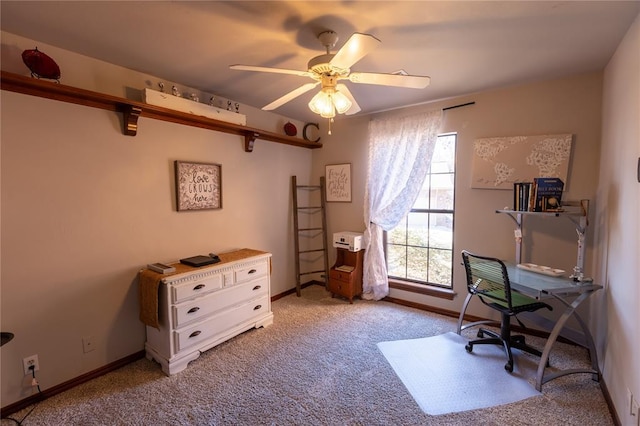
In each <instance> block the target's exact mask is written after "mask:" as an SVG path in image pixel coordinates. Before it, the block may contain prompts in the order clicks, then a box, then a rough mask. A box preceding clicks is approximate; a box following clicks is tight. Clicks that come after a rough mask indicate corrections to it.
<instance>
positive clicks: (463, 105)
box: [442, 102, 476, 111]
mask: <svg viewBox="0 0 640 426" xmlns="http://www.w3.org/2000/svg"><path fill="white" fill-rule="evenodd" d="M475 104H476V103H475V102H467V103H466V104H460V105H454V106H450V107H446V108H442V110H443V111H446V110H448V109H454V108H460V107H465V106H467V105H475Z"/></svg>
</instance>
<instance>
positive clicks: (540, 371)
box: [536, 291, 600, 392]
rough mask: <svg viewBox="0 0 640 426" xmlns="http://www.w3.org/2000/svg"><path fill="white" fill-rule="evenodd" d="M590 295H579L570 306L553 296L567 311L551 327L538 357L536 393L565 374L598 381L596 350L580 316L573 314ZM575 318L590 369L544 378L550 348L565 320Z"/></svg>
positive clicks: (564, 371)
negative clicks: (578, 375) (582, 376)
mask: <svg viewBox="0 0 640 426" xmlns="http://www.w3.org/2000/svg"><path fill="white" fill-rule="evenodd" d="M591 293H593V292H592V291H589V292H585V293H582V294H580V296H578V297H577V298H576V299H575V300H574V301H573V302H572V303H571V304H569V303H567V302H566V301H565V300H564V299H562V298H561V297H558V296H556V295H554V297H556V299H558V300H560V301H561V302H562V303H563V304H564V305H565V306H566V307H567V309H565V311H564V312H563V314H562V315H561V316H560V318H559V319H558V321H557V322H556V325H555V326H554V327H553V330H552V331H551V334H550V335H549V338H548V339H547V343H546V344H545V345H544V350H543V351H542V357H540V363H539V364H538V372H537V374H536V390H537V391H538V392H541V391H542V385H543V384H545V383H547V382H548V381H550V380H553V379H555V378H557V377H560V376H565V375H567V374H575V373H590V374H592V375H593V377H594V380H598V379H599V377H600V373H599V371H598V359H597V354H596V348H595V345H594V343H593V337H592V336H591V333H590V332H589V330H588V328H587V327H586V324H585V323H584V322H583V321H582V318H580V316H579V315H578V314H577V313H575V310H576V308H577V307H578V306H580V304H581V303H582V302H583V301H584V300H585V299H586V298H588V297H589V296H590V295H591ZM574 314H575V316H576V318H577V319H578V322H579V323H580V326H581V327H582V331H583V333H584V337H585V339H586V341H587V346H588V349H589V355H590V356H591V367H592V368H591V369H586V368H578V369H568V370H562V371H558V372H556V373H552V374H548V375H547V376H546V377H545V376H544V370H545V367H546V365H547V361H548V359H549V354H550V353H551V348H552V347H553V344H554V343H555V341H556V339H557V338H558V335H559V334H560V331H561V330H562V328H563V327H564V324H565V323H566V322H567V320H568V319H569V317H571V315H574Z"/></svg>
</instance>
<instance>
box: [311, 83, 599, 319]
mask: <svg viewBox="0 0 640 426" xmlns="http://www.w3.org/2000/svg"><path fill="white" fill-rule="evenodd" d="M426 90H428V88H427V89H426ZM601 90H602V74H601V73H597V72H596V73H590V74H584V75H578V76H572V77H567V78H563V79H558V80H553V81H546V82H539V83H532V84H528V85H523V86H518V87H509V88H505V89H500V90H495V91H491V92H486V93H478V94H475V95H470V96H465V97H462V98H457V99H450V100H447V101H443V102H437V103H433V104H430V105H423V106H415V107H411V108H405V109H403V110H396V111H390V112H386V113H384V114H381V115H386V116H392V115H398V116H400V115H403V114H407V115H408V114H414V113H417V112H419V111H428V110H431V109H435V108H443V107H447V106H452V105H458V104H462V103H466V102H471V101H473V102H475V105H472V106H466V107H462V108H459V109H452V110H449V111H446V112H445V113H444V122H443V126H442V132H443V133H445V132H457V133H458V143H457V153H456V155H457V163H456V168H457V175H456V202H455V208H456V215H455V225H454V226H455V237H454V252H455V256H456V259H458V258H459V252H460V251H461V250H463V249H468V250H472V251H477V252H482V253H485V254H487V255H492V256H497V257H500V258H504V259H514V256H515V245H514V238H513V230H514V227H513V222H512V221H511V219H510V218H508V217H507V216H505V215H499V214H496V213H495V210H496V209H501V208H504V207H505V206H510V205H511V204H512V194H511V191H507V190H482V189H472V188H471V185H470V183H471V163H472V148H473V142H474V140H475V139H477V138H483V137H491V136H518V135H540V134H554V133H572V134H573V135H574V141H573V153H572V158H571V163H570V171H569V179H568V182H566V183H567V188H566V189H567V191H566V193H565V197H566V199H569V200H579V199H582V198H588V199H591V204H592V206H596V205H597V200H596V199H595V191H596V184H597V177H598V174H597V170H598V158H599V151H600V148H599V147H600V131H601V129H600V106H601ZM367 125H368V118H366V117H360V118H354V119H348V120H341V121H337V122H336V123H335V125H334V128H333V135H332V136H328V135H326V133H325V134H324V136H323V143H324V145H323V149H322V150H320V151H319V152H317V153H314V156H313V162H314V175H319V174H321V173H323V172H324V165H325V164H327V163H329V164H330V163H334V162H350V163H352V164H353V172H352V173H353V174H354V177H353V185H354V191H353V192H354V200H353V202H352V203H351V204H350V205H338V204H333V203H332V204H329V206H328V221H329V225H328V227H329V231H330V232H334V231H336V230H362V229H363V228H364V223H363V203H364V185H365V180H366V168H367V141H366V130H367ZM590 217H591V218H593V213H592V214H591V215H590ZM592 223H593V221H592ZM587 238H588V245H587V256H586V257H587V259H586V270H587V273H588V274H593V272H594V271H593V261H592V258H593V246H594V242H593V227H592V228H591V229H589V231H588V237H587ZM576 257H577V237H576V231H575V228H574V226H573V224H572V223H571V222H569V221H568V220H566V219H563V218H559V219H551V220H549V219H539V218H532V219H531V220H525V243H524V244H523V262H533V263H537V264H541V265H549V266H553V267H556V268H561V269H564V270H567V271H571V270H572V268H573V267H574V266H575V263H576ZM454 263H455V270H454V290H455V291H456V292H457V293H458V297H456V298H455V299H454V300H452V301H450V300H445V299H439V298H435V297H432V296H425V295H417V294H415V293H408V292H405V291H400V290H394V289H392V290H391V296H393V297H397V298H402V299H408V300H412V301H415V302H418V303H423V304H426V305H431V306H437V307H440V308H444V309H448V310H450V311H454V312H455V311H459V310H460V307H461V305H462V301H463V299H464V295H465V294H466V287H465V281H464V271H463V269H462V267H461V266H460V265H458V263H459V262H457V261H456V262H454ZM460 295H462V296H460ZM478 305H480V306H478ZM481 306H482V305H481V304H477V305H472V308H471V310H470V312H471V313H472V314H476V315H491V312H489V311H487V310H485V309H483V308H482V307H481Z"/></svg>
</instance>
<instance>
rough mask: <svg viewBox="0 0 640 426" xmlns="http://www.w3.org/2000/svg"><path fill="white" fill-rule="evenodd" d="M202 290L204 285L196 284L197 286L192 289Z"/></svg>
mask: <svg viewBox="0 0 640 426" xmlns="http://www.w3.org/2000/svg"><path fill="white" fill-rule="evenodd" d="M203 288H204V284H198V285H197V286H195V287H194V288H193V289H194V290H202V289H203Z"/></svg>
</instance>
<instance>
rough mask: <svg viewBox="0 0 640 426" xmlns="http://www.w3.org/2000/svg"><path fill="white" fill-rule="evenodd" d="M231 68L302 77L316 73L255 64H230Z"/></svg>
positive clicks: (312, 75)
mask: <svg viewBox="0 0 640 426" xmlns="http://www.w3.org/2000/svg"><path fill="white" fill-rule="evenodd" d="M229 68H231V69H232V70H241V71H258V72H271V73H276V74H290V75H298V76H300V77H311V78H313V77H314V74H312V73H310V72H308V71H298V70H288V69H285V68H271V67H255V66H253V65H241V64H236V65H229Z"/></svg>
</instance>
